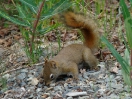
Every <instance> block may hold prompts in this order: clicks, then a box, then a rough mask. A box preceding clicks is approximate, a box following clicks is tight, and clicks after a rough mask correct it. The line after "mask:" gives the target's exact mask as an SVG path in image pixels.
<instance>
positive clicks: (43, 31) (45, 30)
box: [37, 24, 60, 35]
mask: <svg viewBox="0 0 132 99" xmlns="http://www.w3.org/2000/svg"><path fill="white" fill-rule="evenodd" d="M58 26H60V24H55V25H52V26H48V27H46V28H44V29H41V30H38V31H37V32H39V33H40V34H41V35H44V34H46V33H47V32H49V31H51V30H53V29H55V28H57V27H58Z"/></svg>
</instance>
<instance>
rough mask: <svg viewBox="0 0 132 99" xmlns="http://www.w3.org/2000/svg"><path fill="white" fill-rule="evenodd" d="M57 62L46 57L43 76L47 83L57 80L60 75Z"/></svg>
mask: <svg viewBox="0 0 132 99" xmlns="http://www.w3.org/2000/svg"><path fill="white" fill-rule="evenodd" d="M57 69H58V68H57V63H56V62H55V61H52V60H47V59H45V64H44V69H43V77H44V82H45V85H49V84H50V83H51V82H52V81H55V80H56V78H57V77H58V71H57Z"/></svg>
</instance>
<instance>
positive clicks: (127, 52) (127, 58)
mask: <svg viewBox="0 0 132 99" xmlns="http://www.w3.org/2000/svg"><path fill="white" fill-rule="evenodd" d="M124 60H125V61H126V62H127V63H128V64H129V65H130V53H129V51H128V49H127V48H126V49H125V53H124Z"/></svg>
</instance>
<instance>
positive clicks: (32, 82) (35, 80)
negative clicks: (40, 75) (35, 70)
mask: <svg viewBox="0 0 132 99" xmlns="http://www.w3.org/2000/svg"><path fill="white" fill-rule="evenodd" d="M38 82H39V80H38V79H37V78H33V79H31V84H32V85H34V86H35V85H37V84H38Z"/></svg>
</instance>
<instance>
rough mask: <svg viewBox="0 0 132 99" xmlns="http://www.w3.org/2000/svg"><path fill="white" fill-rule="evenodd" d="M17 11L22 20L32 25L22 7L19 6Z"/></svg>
mask: <svg viewBox="0 0 132 99" xmlns="http://www.w3.org/2000/svg"><path fill="white" fill-rule="evenodd" d="M17 11H18V12H19V15H20V17H21V18H24V21H25V22H26V23H27V24H28V25H31V24H30V22H29V21H28V20H27V14H26V13H25V11H24V10H23V8H22V6H20V5H17Z"/></svg>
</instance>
